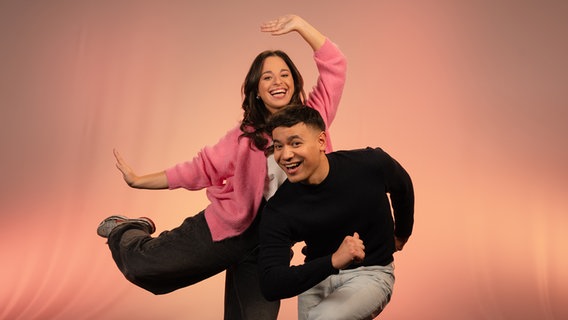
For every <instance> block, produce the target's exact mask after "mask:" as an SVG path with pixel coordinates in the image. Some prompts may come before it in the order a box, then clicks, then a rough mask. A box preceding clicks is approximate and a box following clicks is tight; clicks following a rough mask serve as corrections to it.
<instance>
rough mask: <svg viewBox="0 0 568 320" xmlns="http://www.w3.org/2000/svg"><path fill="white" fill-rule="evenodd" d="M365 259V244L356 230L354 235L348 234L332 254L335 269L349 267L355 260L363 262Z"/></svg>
mask: <svg viewBox="0 0 568 320" xmlns="http://www.w3.org/2000/svg"><path fill="white" fill-rule="evenodd" d="M363 259H365V245H363V240H361V239H359V234H358V233H357V232H355V233H354V234H353V236H346V237H345V239H343V242H342V243H341V245H340V246H339V248H338V249H337V251H335V253H333V255H332V256H331V264H332V265H333V267H334V268H335V269H338V270H341V269H345V268H347V267H348V266H349V265H350V264H351V263H353V262H362V261H363Z"/></svg>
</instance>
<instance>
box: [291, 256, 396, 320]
mask: <svg viewBox="0 0 568 320" xmlns="http://www.w3.org/2000/svg"><path fill="white" fill-rule="evenodd" d="M393 286H394V264H393V263H391V264H389V265H386V266H370V267H359V268H356V269H350V270H340V271H339V274H336V275H331V276H329V277H327V278H326V279H325V280H323V281H322V282H320V283H319V284H317V285H315V286H314V287H313V288H311V289H309V290H307V291H305V292H304V293H302V294H300V295H299V296H298V320H316V319H325V320H331V319H334V320H340V319H345V320H355V319H373V318H374V317H376V316H377V315H379V313H381V311H382V310H383V309H384V307H385V306H386V305H387V303H388V302H389V301H390V298H391V295H392V289H393Z"/></svg>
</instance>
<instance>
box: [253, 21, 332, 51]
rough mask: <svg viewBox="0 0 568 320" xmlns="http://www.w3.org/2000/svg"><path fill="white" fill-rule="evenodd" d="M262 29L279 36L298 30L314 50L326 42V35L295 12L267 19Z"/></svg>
mask: <svg viewBox="0 0 568 320" xmlns="http://www.w3.org/2000/svg"><path fill="white" fill-rule="evenodd" d="M260 31H262V32H267V33H270V34H271V35H273V36H279V35H283V34H287V33H290V32H292V31H296V32H298V33H299V34H300V35H301V36H302V38H304V40H305V41H306V42H307V43H308V44H309V45H310V46H311V47H312V49H313V50H314V51H316V50H318V49H319V48H321V46H322V45H323V44H324V42H325V36H324V35H323V34H322V33H321V32H319V31H318V30H317V29H316V28H314V27H313V26H312V25H311V24H309V23H308V22H307V21H306V20H304V19H303V18H301V17H300V16H297V15H295V14H287V15H284V16H281V17H278V18H276V19H273V20H270V21H266V22H264V23H263V24H262V25H261V26H260Z"/></svg>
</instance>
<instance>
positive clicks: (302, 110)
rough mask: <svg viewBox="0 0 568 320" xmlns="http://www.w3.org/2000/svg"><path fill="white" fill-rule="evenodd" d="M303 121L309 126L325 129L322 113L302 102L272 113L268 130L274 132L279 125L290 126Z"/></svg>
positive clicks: (270, 132) (269, 132)
mask: <svg viewBox="0 0 568 320" xmlns="http://www.w3.org/2000/svg"><path fill="white" fill-rule="evenodd" d="M302 122H303V123H304V124H305V125H307V126H310V127H313V128H316V129H319V130H321V131H325V122H324V121H323V118H322V117H321V115H320V113H319V112H318V111H317V110H316V109H314V108H310V107H308V106H305V105H300V104H291V105H288V106H286V107H284V108H283V109H281V110H279V111H277V112H275V113H274V114H272V115H271V116H270V117H269V118H268V122H267V124H266V131H267V132H268V134H272V131H273V130H274V129H276V128H278V127H287V128H290V127H293V126H295V125H297V124H298V123H302Z"/></svg>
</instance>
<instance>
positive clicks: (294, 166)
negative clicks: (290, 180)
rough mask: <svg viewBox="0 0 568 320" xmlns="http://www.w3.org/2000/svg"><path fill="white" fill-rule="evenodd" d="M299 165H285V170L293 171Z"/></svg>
mask: <svg viewBox="0 0 568 320" xmlns="http://www.w3.org/2000/svg"><path fill="white" fill-rule="evenodd" d="M299 165H300V164H299V163H294V164H287V165H286V169H294V168H296V167H297V166H299Z"/></svg>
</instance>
